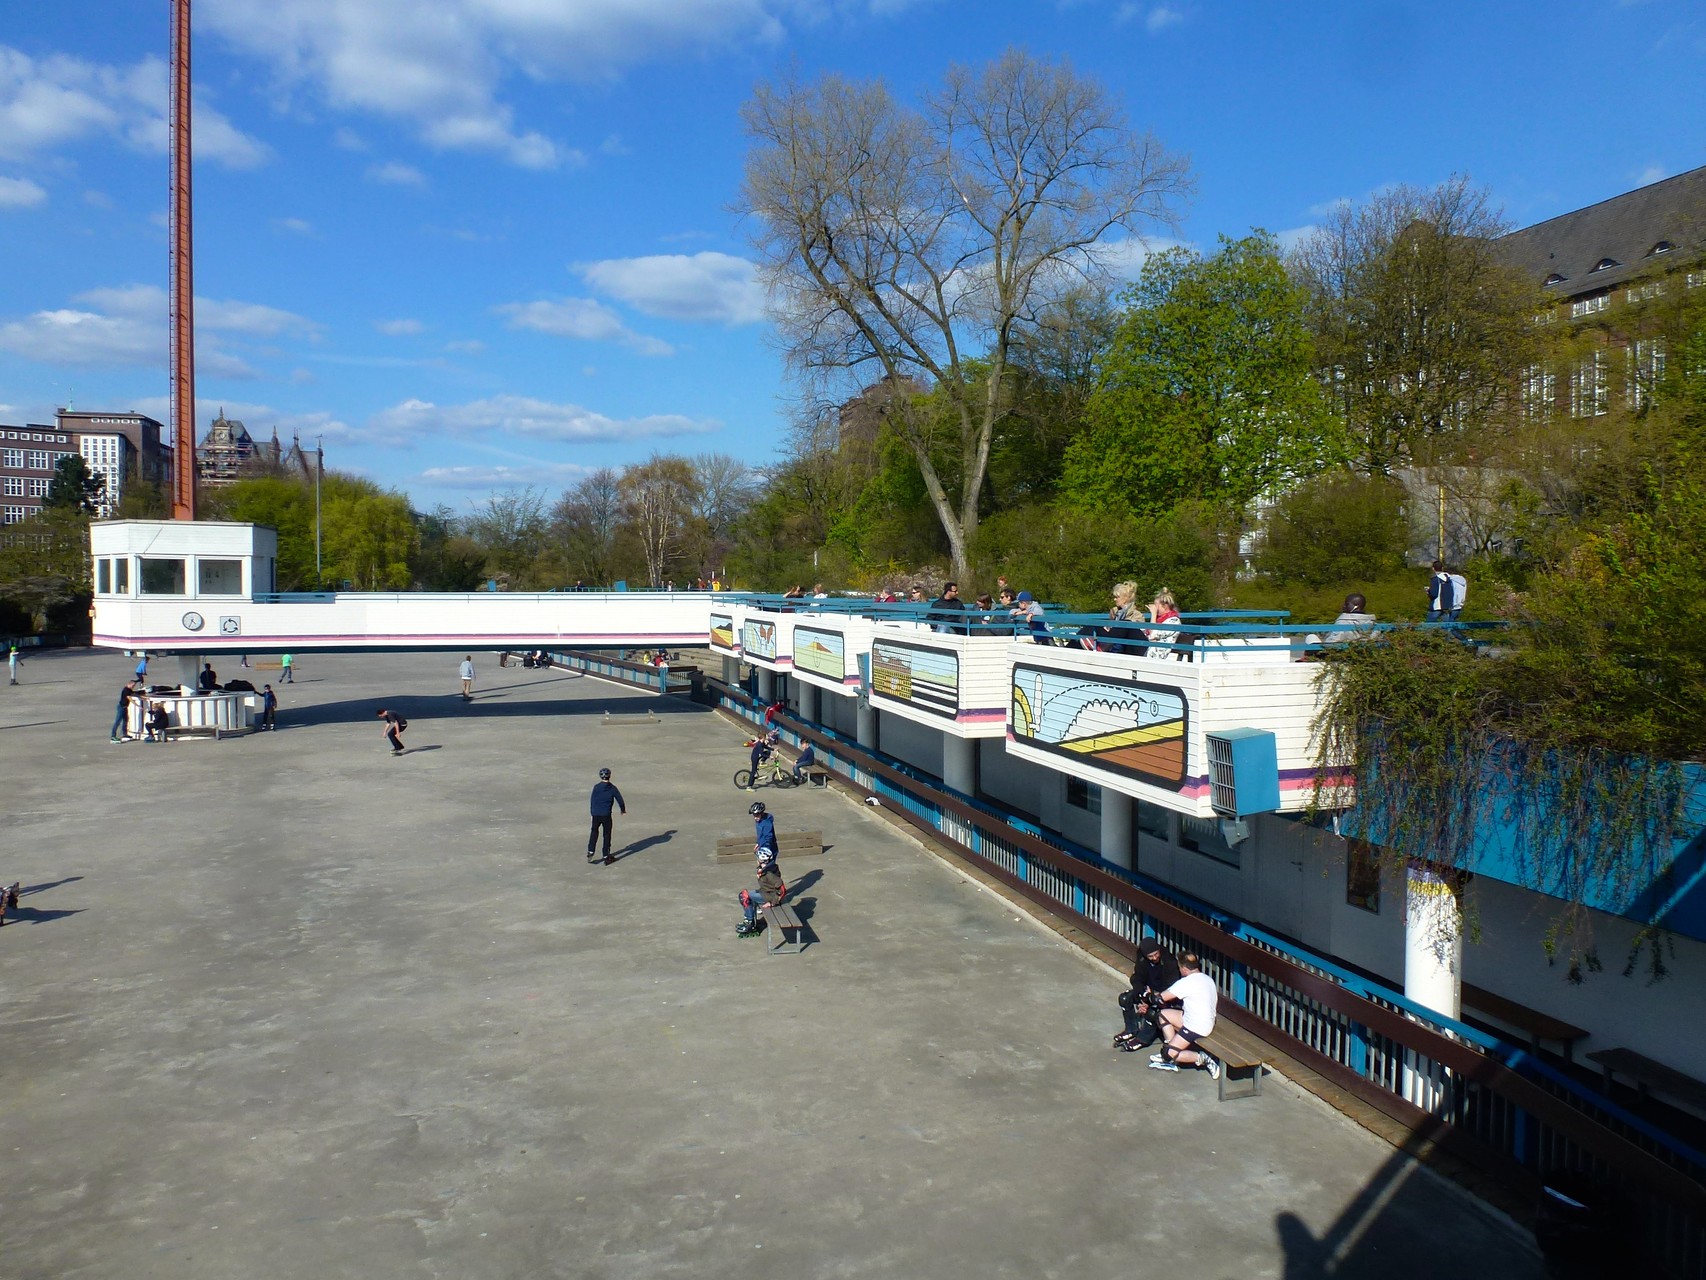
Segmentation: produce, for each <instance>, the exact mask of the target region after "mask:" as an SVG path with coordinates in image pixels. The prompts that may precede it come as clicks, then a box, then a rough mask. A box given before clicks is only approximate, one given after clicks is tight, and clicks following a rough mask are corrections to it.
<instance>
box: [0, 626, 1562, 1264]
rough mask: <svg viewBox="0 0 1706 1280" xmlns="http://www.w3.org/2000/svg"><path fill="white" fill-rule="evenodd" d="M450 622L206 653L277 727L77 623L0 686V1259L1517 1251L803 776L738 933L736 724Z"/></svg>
mask: <svg viewBox="0 0 1706 1280" xmlns="http://www.w3.org/2000/svg"><path fill="white" fill-rule="evenodd" d="M460 658H461V655H460V654H437V655H434V654H405V655H382V656H365V655H364V656H355V655H328V656H317V655H314V654H303V655H300V656H299V661H298V663H297V673H298V681H297V683H296V684H294V685H284V686H278V684H277V672H276V671H252V672H243V671H240V670H239V669H238V667H237V664H236V661H235V659H225V660H220V661H216V662H215V667H216V669H217V670H218V671H219V672H220V674H221V675H222V676H224V677H226V678H229V677H231V676H234V675H245V676H248V677H250V678H251V679H253V680H254V682H255V684H256V685H257V686H259V685H260V684H261V683H262V682H263V680H267V679H270V680H272V681H273V682H274V684H275V687H277V688H278V691H279V694H280V701H281V704H282V710H281V717H280V725H281V727H280V731H279V732H277V733H272V734H255V735H250V736H247V737H242V738H237V739H228V740H224V741H220V742H212V741H205V740H197V741H183V742H174V743H172V744H170V745H167V746H161V747H155V746H151V745H144V744H141V743H129V744H126V745H123V746H114V745H111V744H109V743H108V741H107V728H108V726H109V725H110V723H111V720H112V712H113V704H114V701H115V699H116V695H117V693H118V690H119V687H120V686H121V685H122V684H123V682H124V680H125V678H126V676H127V674H128V672H129V670H130V667H131V665H132V664H131V662H130V661H129V660H127V659H125V658H123V657H121V656H119V655H116V654H106V653H99V652H95V653H74V654H62V655H61V654H46V655H42V656H40V657H36V658H33V659H31V660H29V661H28V662H26V663H25V665H24V670H23V674H22V678H23V681H24V683H23V684H21V685H20V686H19V687H17V688H0V694H3V695H4V697H3V698H0V744H3V745H4V747H5V759H6V761H7V769H6V780H5V790H4V810H3V814H0V879H3V880H4V881H5V882H10V881H12V880H14V879H16V880H21V881H22V882H23V884H24V886H25V895H24V897H23V900H22V906H21V910H20V911H19V912H18V913H17V915H16V917H15V918H14V919H13V920H12V921H11V922H9V923H8V924H7V925H6V926H5V928H4V929H0V1037H3V1038H0V1275H3V1276H5V1277H7V1278H8V1280H62V1278H67V1277H78V1278H82V1277H114V1278H120V1277H123V1278H125V1280H143V1278H152V1277H160V1278H162V1280H165V1278H171V1280H227V1278H231V1277H266V1278H269V1280H272V1278H277V1280H287V1278H295V1277H302V1278H304V1280H308V1278H312V1280H326V1278H327V1277H372V1278H376V1280H377V1278H382V1277H383V1278H389V1277H446V1278H479V1280H483V1278H487V1277H556V1276H562V1277H601V1278H602V1277H610V1278H613V1280H614V1278H618V1277H620V1278H625V1280H626V1278H634V1280H638V1278H641V1277H688V1276H694V1277H699V1276H725V1275H727V1276H732V1275H740V1276H743V1277H766V1276H777V1277H782V1276H787V1277H891V1276H893V1277H908V1276H920V1277H950V1278H952V1277H968V1278H969V1277H979V1278H987V1277H992V1276H1014V1277H1036V1276H1046V1277H1055V1276H1058V1277H1072V1278H1077V1277H1084V1278H1096V1277H1129V1276H1134V1275H1144V1274H1171V1275H1188V1276H1191V1277H1195V1278H1198V1280H1222V1278H1224V1280H1246V1278H1250V1277H1269V1276H1272V1277H1287V1278H1294V1277H1305V1276H1317V1275H1322V1276H1325V1275H1337V1276H1370V1277H1379V1278H1380V1280H1401V1278H1403V1277H1411V1276H1414V1277H1422V1276H1428V1277H1435V1276H1438V1275H1441V1274H1451V1273H1453V1272H1458V1273H1467V1272H1469V1271H1470V1270H1471V1269H1473V1271H1474V1272H1476V1273H1479V1274H1490V1275H1498V1276H1501V1277H1529V1276H1538V1275H1540V1274H1542V1268H1541V1265H1540V1262H1539V1259H1538V1256H1537V1254H1536V1253H1535V1251H1534V1248H1533V1243H1532V1240H1531V1239H1530V1238H1529V1237H1528V1236H1527V1235H1526V1233H1524V1232H1522V1231H1519V1230H1518V1229H1516V1228H1515V1227H1513V1226H1512V1225H1511V1224H1510V1223H1509V1222H1508V1221H1506V1220H1505V1219H1503V1218H1501V1217H1500V1216H1498V1215H1496V1214H1494V1213H1492V1212H1490V1211H1488V1210H1485V1209H1483V1208H1482V1207H1481V1206H1480V1205H1479V1204H1477V1203H1476V1202H1475V1201H1473V1200H1472V1199H1470V1198H1469V1197H1468V1196H1467V1195H1465V1194H1464V1193H1462V1192H1460V1191H1459V1190H1457V1189H1456V1188H1454V1187H1451V1186H1449V1185H1447V1184H1446V1183H1444V1182H1443V1181H1441V1180H1440V1179H1438V1178H1436V1177H1435V1176H1434V1175H1433V1174H1431V1173H1429V1172H1427V1171H1425V1170H1421V1169H1419V1168H1418V1167H1416V1166H1414V1165H1413V1164H1411V1163H1410V1162H1409V1161H1407V1160H1406V1159H1404V1158H1403V1157H1400V1156H1397V1155H1395V1153H1394V1152H1393V1151H1392V1149H1391V1148H1390V1147H1388V1146H1386V1145H1385V1144H1384V1143H1382V1142H1380V1141H1379V1140H1378V1139H1376V1138H1375V1137H1373V1136H1371V1135H1369V1134H1367V1133H1365V1132H1363V1131H1362V1130H1360V1129H1358V1128H1356V1127H1355V1126H1354V1125H1352V1124H1351V1123H1350V1122H1349V1121H1347V1120H1344V1119H1343V1118H1341V1117H1340V1116H1339V1115H1337V1114H1336V1113H1335V1112H1333V1111H1332V1110H1331V1109H1330V1108H1328V1107H1327V1106H1325V1105H1324V1104H1323V1103H1321V1102H1319V1101H1318V1100H1316V1099H1314V1098H1312V1097H1310V1096H1309V1095H1307V1094H1304V1093H1302V1092H1300V1091H1299V1090H1297V1089H1295V1088H1294V1087H1292V1086H1290V1085H1289V1084H1287V1083H1286V1082H1284V1081H1283V1080H1281V1079H1278V1078H1271V1079H1270V1080H1269V1082H1268V1087H1267V1090H1266V1092H1265V1094H1264V1096H1262V1097H1261V1098H1260V1099H1257V1100H1251V1101H1240V1102H1233V1103H1226V1104H1221V1103H1219V1102H1217V1101H1216V1091H1215V1086H1214V1084H1213V1082H1212V1081H1210V1080H1209V1078H1208V1076H1207V1075H1206V1074H1203V1073H1182V1074H1179V1075H1168V1074H1165V1073H1162V1072H1156V1071H1149V1070H1146V1069H1145V1062H1146V1061H1147V1055H1133V1054H1119V1053H1115V1052H1113V1051H1112V1050H1111V1049H1110V1048H1109V1040H1110V1037H1111V1036H1112V1034H1113V1033H1114V1031H1116V1030H1117V1029H1118V1026H1119V1023H1118V1010H1117V1008H1116V1006H1115V1002H1114V998H1115V994H1116V992H1117V990H1118V987H1119V984H1118V983H1117V982H1116V981H1115V980H1114V979H1113V978H1111V977H1110V976H1109V975H1107V974H1106V973H1105V971H1102V970H1100V969H1098V968H1097V967H1096V966H1094V965H1093V964H1091V963H1090V962H1088V961H1087V960H1086V959H1085V958H1084V957H1082V956H1081V955H1080V954H1078V953H1077V952H1075V951H1074V950H1073V949H1072V948H1071V947H1069V946H1068V945H1067V944H1065V943H1064V942H1062V941H1061V940H1060V939H1058V938H1057V937H1055V935H1053V934H1052V933H1049V932H1047V931H1046V930H1044V929H1042V928H1040V927H1039V926H1038V925H1037V924H1035V923H1034V922H1032V921H1031V920H1029V919H1028V918H1021V917H1020V916H1019V915H1018V914H1017V913H1016V912H1015V910H1014V909H1013V908H1012V907H1011V906H1009V905H1008V904H1006V903H1004V902H1003V901H1001V900H1000V899H999V898H997V897H995V896H993V895H991V894H989V893H988V892H986V891H984V890H982V889H980V888H979V887H977V886H976V885H975V884H973V883H971V882H969V881H968V880H966V879H965V878H964V877H963V876H962V875H960V874H959V873H957V872H956V871H955V870H954V869H953V868H952V867H951V866H949V865H948V864H946V863H944V862H942V861H939V860H938V859H937V858H935V857H934V856H932V855H930V854H928V853H926V852H925V851H923V850H922V849H921V848H920V847H919V846H918V845H917V844H916V843H915V842H914V841H913V840H912V839H910V838H909V837H907V836H906V835H905V834H904V833H903V832H900V831H897V830H896V829H895V828H894V827H892V826H890V825H889V824H888V823H887V822H885V821H884V820H883V819H882V817H881V816H880V815H878V814H875V813H872V812H871V811H869V810H867V809H866V808H865V807H863V806H861V805H859V804H856V803H854V802H852V801H851V800H849V799H848V798H846V797H843V796H840V795H837V794H835V793H834V792H831V791H820V790H805V791H801V790H794V791H788V792H782V791H775V790H769V789H767V790H765V791H763V792H761V795H762V798H764V799H765V800H767V801H768V802H769V803H770V804H771V806H772V808H773V809H774V810H775V812H776V814H777V818H778V827H779V828H780V829H781V830H784V831H786V830H796V829H821V830H822V831H823V833H824V838H825V841H826V843H827V844H828V845H829V846H830V847H829V849H828V850H827V852H826V853H825V854H824V855H823V856H822V857H821V858H816V859H793V860H790V861H785V862H784V865H783V872H784V875H785V876H786V878H787V880H788V882H789V885H790V887H791V889H792V891H793V895H794V897H795V898H796V900H797V902H798V905H799V907H800V909H801V913H802V915H808V916H809V919H810V928H811V934H812V942H811V945H810V946H808V947H807V948H806V950H805V951H804V952H803V953H801V954H798V955H777V956H767V955H766V954H765V944H764V943H763V942H762V941H760V940H751V941H747V940H741V939H737V938H736V937H735V936H734V926H735V924H736V922H737V919H738V914H739V913H738V908H737V906H736V904H735V895H736V893H737V891H738V890H739V889H741V888H742V887H743V886H744V885H745V884H746V883H747V882H748V881H749V879H750V875H751V871H750V867H748V866H747V865H746V864H740V865H732V866H731V865H722V866H719V865H717V864H716V862H715V861H714V860H713V857H712V848H713V846H714V844H715V841H716V839H717V838H718V837H719V836H722V835H746V834H749V833H750V831H751V823H750V820H749V819H748V818H747V816H746V807H747V803H748V801H749V798H750V797H748V796H747V795H745V794H744V793H741V792H737V791H736V790H735V789H734V787H733V786H732V784H731V782H730V777H731V775H732V774H733V772H734V771H735V769H737V768H739V767H740V766H741V765H742V764H743V763H744V762H745V752H744V751H743V750H742V748H741V732H740V730H739V728H738V727H735V726H733V725H731V724H729V723H728V722H727V721H726V720H723V719H721V718H719V717H717V716H715V715H713V714H711V713H709V712H707V711H705V710H704V709H703V708H698V707H693V706H690V705H689V704H687V703H686V702H685V700H679V699H667V700H666V699H659V698H655V697H649V696H645V695H642V694H638V693H634V692H629V691H626V690H623V689H621V688H618V687H616V686H613V685H610V684H606V683H603V682H600V681H597V680H594V679H590V678H583V677H578V676H572V675H569V674H566V673H563V672H547V673H539V672H531V671H523V670H520V669H518V668H508V669H502V670H500V669H499V668H498V666H497V658H496V655H495V654H475V655H474V659H475V665H476V667H477V669H478V671H479V676H478V679H477V681H476V686H475V687H476V692H477V695H478V696H477V697H476V699H475V701H474V702H472V703H468V704H464V703H463V702H462V701H461V700H460V699H459V697H458V696H457V689H458V684H457V679H456V667H457V663H458V661H459V660H460ZM161 665H162V668H165V667H166V665H167V664H161ZM171 670H174V671H175V665H173V666H172V667H171ZM380 705H389V706H394V707H397V708H399V709H401V710H402V711H403V713H404V714H405V715H406V716H407V717H408V718H409V720H410V727H409V730H408V733H407V737H406V740H407V743H408V746H409V748H410V751H409V754H408V755H405V756H402V757H399V758H392V757H391V756H390V755H389V752H388V749H387V747H386V744H385V742H384V740H383V738H382V736H381V731H380V725H379V724H378V722H377V721H376V720H375V719H374V709H375V708H376V707H378V706H380ZM648 707H649V708H654V709H656V710H657V711H658V712H659V714H660V717H661V723H659V724H652V725H644V724H642V725H632V726H615V725H612V726H605V725H601V723H600V714H601V713H602V712H603V711H605V710H612V711H618V712H620V711H634V710H644V709H646V708H648ZM601 765H608V766H609V767H610V768H612V769H613V770H614V771H615V774H616V779H615V780H616V782H617V784H618V786H620V788H621V789H622V792H623V794H624V796H625V797H626V798H627V802H628V810H629V812H628V815H627V816H626V817H625V818H623V817H620V816H619V817H618V818H617V824H616V847H617V849H618V850H621V851H623V852H622V856H621V857H620V858H619V859H618V861H617V862H616V863H615V864H614V865H612V866H609V867H605V866H602V865H599V866H589V865H588V864H587V863H586V861H585V857H584V851H585V840H584V836H585V834H586V827H587V817H586V815H587V803H586V801H587V793H588V791H589V789H590V788H591V786H592V784H593V782H594V781H595V780H596V772H597V769H598V768H599V766H601Z"/></svg>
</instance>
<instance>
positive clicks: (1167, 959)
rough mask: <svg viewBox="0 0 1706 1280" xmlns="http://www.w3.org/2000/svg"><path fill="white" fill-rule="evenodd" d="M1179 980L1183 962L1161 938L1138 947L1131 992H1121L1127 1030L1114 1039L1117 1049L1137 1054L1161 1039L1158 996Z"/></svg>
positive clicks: (1121, 1010)
mask: <svg viewBox="0 0 1706 1280" xmlns="http://www.w3.org/2000/svg"><path fill="white" fill-rule="evenodd" d="M1178 980H1179V962H1178V961H1177V960H1175V959H1174V958H1173V954H1172V952H1170V951H1168V950H1167V949H1166V948H1165V947H1163V946H1162V945H1161V940H1160V939H1159V938H1149V937H1146V938H1144V939H1143V941H1142V942H1140V943H1138V944H1137V961H1136V963H1135V964H1133V965H1132V968H1131V989H1130V990H1128V991H1122V992H1120V1012H1121V1013H1122V1014H1123V1015H1124V1017H1125V1030H1124V1031H1122V1032H1120V1034H1119V1035H1117V1036H1115V1037H1114V1048H1116V1049H1119V1050H1122V1051H1123V1052H1125V1053H1136V1052H1137V1051H1138V1050H1139V1049H1143V1048H1147V1047H1148V1046H1149V1045H1151V1044H1154V1043H1155V1041H1156V1040H1158V1039H1160V1032H1159V1031H1157V1030H1156V1027H1155V993H1156V992H1158V991H1165V990H1167V988H1168V987H1170V986H1172V985H1173V984H1174V983H1175V982H1177V981H1178Z"/></svg>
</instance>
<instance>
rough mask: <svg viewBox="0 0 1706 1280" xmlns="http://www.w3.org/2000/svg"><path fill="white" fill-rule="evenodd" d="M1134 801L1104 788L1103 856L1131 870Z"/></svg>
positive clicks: (1116, 864)
mask: <svg viewBox="0 0 1706 1280" xmlns="http://www.w3.org/2000/svg"><path fill="white" fill-rule="evenodd" d="M1133 812H1134V810H1133V807H1132V799H1131V797H1130V796H1128V795H1124V794H1122V793H1121V792H1118V791H1109V790H1108V789H1107V788H1106V787H1103V788H1102V856H1103V857H1104V858H1106V859H1107V860H1108V861H1109V862H1111V863H1113V864H1114V865H1115V866H1116V867H1124V868H1125V869H1126V870H1127V871H1130V870H1131V816H1132V813H1133Z"/></svg>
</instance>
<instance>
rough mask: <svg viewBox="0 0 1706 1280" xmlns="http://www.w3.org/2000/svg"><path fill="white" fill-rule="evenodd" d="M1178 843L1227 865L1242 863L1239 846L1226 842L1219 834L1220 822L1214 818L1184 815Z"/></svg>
mask: <svg viewBox="0 0 1706 1280" xmlns="http://www.w3.org/2000/svg"><path fill="white" fill-rule="evenodd" d="M1179 843H1180V844H1182V845H1184V846H1185V848H1187V849H1189V850H1191V852H1193V853H1200V854H1202V856H1203V857H1205V858H1213V859H1214V860H1215V861H1216V862H1224V863H1226V865H1227V866H1229V867H1241V866H1243V865H1244V857H1243V855H1242V854H1241V853H1240V852H1239V846H1238V845H1235V844H1227V843H1226V837H1225V836H1224V835H1222V834H1221V831H1220V822H1219V820H1218V819H1216V818H1196V817H1192V816H1190V815H1189V814H1187V815H1185V817H1184V818H1183V819H1182V820H1181V822H1180V836H1179Z"/></svg>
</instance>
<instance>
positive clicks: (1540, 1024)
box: [1463, 982, 1588, 1062]
mask: <svg viewBox="0 0 1706 1280" xmlns="http://www.w3.org/2000/svg"><path fill="white" fill-rule="evenodd" d="M1463 1007H1464V1009H1466V1010H1467V1009H1473V1010H1474V1011H1475V1012H1477V1013H1484V1014H1486V1015H1487V1016H1488V1017H1490V1018H1492V1019H1493V1020H1494V1021H1496V1022H1503V1023H1507V1024H1508V1025H1510V1026H1513V1027H1516V1028H1517V1029H1519V1030H1521V1031H1524V1032H1526V1033H1527V1034H1528V1043H1529V1047H1530V1048H1532V1049H1536V1050H1538V1049H1539V1048H1540V1042H1541V1041H1542V1040H1556V1041H1557V1042H1558V1045H1559V1047H1560V1048H1562V1049H1563V1051H1564V1061H1565V1062H1568V1061H1570V1055H1571V1054H1572V1053H1573V1052H1574V1050H1575V1045H1576V1041H1578V1040H1582V1039H1585V1038H1586V1037H1587V1034H1588V1031H1587V1028H1585V1027H1578V1026H1575V1025H1574V1024H1572V1023H1568V1022H1565V1021H1564V1020H1563V1019H1562V1018H1554V1017H1552V1016H1551V1015H1550V1014H1545V1013H1541V1012H1540V1010H1538V1009H1530V1008H1529V1007H1528V1006H1527V1005H1521V1004H1518V1003H1517V1002H1516V1001H1514V1000H1507V999H1505V997H1504V996H1501V995H1496V994H1494V993H1493V992H1491V991H1487V990H1485V989H1484V988H1481V987H1476V986H1471V985H1470V984H1469V983H1467V982H1465V983H1464V984H1463ZM1485 1029H1487V1030H1491V1031H1493V1032H1494V1033H1495V1034H1502V1033H1500V1032H1499V1030H1498V1028H1497V1027H1489V1028H1485Z"/></svg>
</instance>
